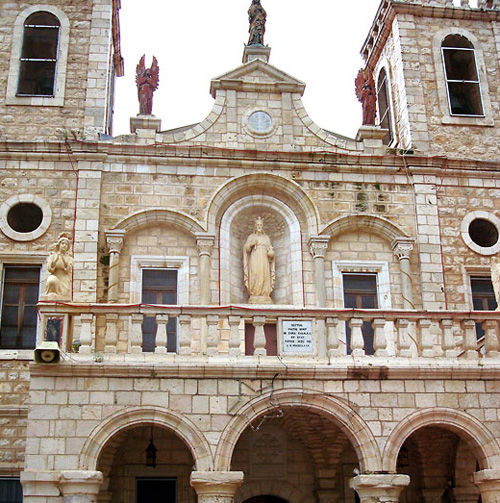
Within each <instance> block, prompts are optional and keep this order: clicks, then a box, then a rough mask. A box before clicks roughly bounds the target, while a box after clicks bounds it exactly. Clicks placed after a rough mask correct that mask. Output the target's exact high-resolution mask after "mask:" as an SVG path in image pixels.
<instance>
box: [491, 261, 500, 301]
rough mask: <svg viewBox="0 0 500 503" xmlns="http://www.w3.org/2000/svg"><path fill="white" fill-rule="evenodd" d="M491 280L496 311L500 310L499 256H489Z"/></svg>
mask: <svg viewBox="0 0 500 503" xmlns="http://www.w3.org/2000/svg"><path fill="white" fill-rule="evenodd" d="M491 282H492V284H493V291H494V292H495V300H496V301H497V309H496V310H497V311H500V257H499V256H498V255H497V256H496V257H492V258H491Z"/></svg>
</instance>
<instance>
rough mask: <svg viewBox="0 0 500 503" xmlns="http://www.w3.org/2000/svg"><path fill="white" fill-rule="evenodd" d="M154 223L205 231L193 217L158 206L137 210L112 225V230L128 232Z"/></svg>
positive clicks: (193, 232) (191, 232) (187, 229)
mask: <svg viewBox="0 0 500 503" xmlns="http://www.w3.org/2000/svg"><path fill="white" fill-rule="evenodd" d="M155 223H164V224H170V225H174V226H176V227H179V228H180V229H182V230H184V231H186V232H188V233H190V234H195V233H197V232H205V229H203V227H202V226H201V225H200V224H199V223H198V222H197V221H196V220H195V219H194V218H193V217H191V216H189V215H187V214H186V213H183V212H181V211H174V210H167V209H160V208H155V209H152V210H141V211H138V212H136V213H134V214H133V215H130V216H128V217H126V218H124V219H123V220H121V221H120V222H118V223H117V224H116V225H115V226H114V227H113V230H123V231H125V233H126V234H128V233H130V232H133V231H134V230H137V229H139V228H141V227H144V226H145V225H150V224H155Z"/></svg>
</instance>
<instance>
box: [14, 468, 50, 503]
mask: <svg viewBox="0 0 500 503" xmlns="http://www.w3.org/2000/svg"><path fill="white" fill-rule="evenodd" d="M59 477H60V473H59V472H56V471H49V470H24V471H23V472H21V484H22V486H23V493H24V496H25V497H26V496H31V497H40V498H42V497H47V498H49V497H51V496H52V497H56V496H59V495H60V491H59ZM44 501H45V500H44Z"/></svg>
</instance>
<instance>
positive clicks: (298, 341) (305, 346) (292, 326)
mask: <svg viewBox="0 0 500 503" xmlns="http://www.w3.org/2000/svg"><path fill="white" fill-rule="evenodd" d="M283 352H285V353H313V352H314V346H313V335H312V321H311V320H283Z"/></svg>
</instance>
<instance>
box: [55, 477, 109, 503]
mask: <svg viewBox="0 0 500 503" xmlns="http://www.w3.org/2000/svg"><path fill="white" fill-rule="evenodd" d="M102 481H103V476H102V473H101V472H94V471H87V470H63V471H62V472H61V477H60V479H59V483H60V485H61V492H62V495H63V497H64V500H63V501H64V503H96V502H97V495H98V494H99V489H100V488H101V485H102Z"/></svg>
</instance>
